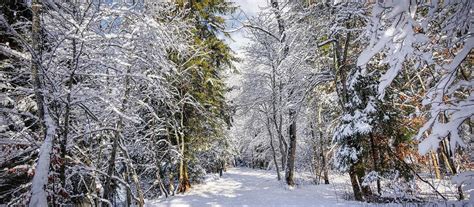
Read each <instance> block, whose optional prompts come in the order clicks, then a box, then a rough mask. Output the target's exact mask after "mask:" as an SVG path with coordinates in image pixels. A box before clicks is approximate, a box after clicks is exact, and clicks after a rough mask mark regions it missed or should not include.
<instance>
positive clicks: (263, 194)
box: [146, 168, 363, 207]
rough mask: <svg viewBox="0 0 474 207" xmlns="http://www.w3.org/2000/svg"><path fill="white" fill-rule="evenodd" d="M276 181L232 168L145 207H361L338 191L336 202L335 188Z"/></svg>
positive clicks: (263, 173) (269, 173)
mask: <svg viewBox="0 0 474 207" xmlns="http://www.w3.org/2000/svg"><path fill="white" fill-rule="evenodd" d="M275 177H276V175H275V173H274V172H273V171H263V170H252V169H247V168H232V169H229V170H228V171H227V172H226V173H224V176H223V177H222V178H219V179H217V180H213V181H208V182H206V183H205V184H200V185H194V186H193V188H192V189H191V191H190V192H188V193H186V194H184V195H178V196H174V197H171V198H169V199H167V200H152V201H148V202H147V205H146V206H149V207H155V206H156V207H161V206H163V207H165V206H166V207H167V206H178V207H181V206H183V207H184V206H193V207H194V206H196V207H200V206H249V207H252V206H363V205H362V204H361V203H357V202H348V201H345V200H343V199H341V198H340V197H341V195H340V194H341V193H342V192H341V191H340V190H341V189H338V190H337V191H338V196H337V197H339V198H336V193H335V190H336V189H337V187H335V186H339V185H337V184H336V185H302V186H298V187H297V188H296V189H292V190H290V189H287V188H285V185H282V184H280V183H279V182H278V181H277V180H276V179H275ZM336 182H337V181H336ZM341 182H343V181H341ZM341 184H342V183H341Z"/></svg>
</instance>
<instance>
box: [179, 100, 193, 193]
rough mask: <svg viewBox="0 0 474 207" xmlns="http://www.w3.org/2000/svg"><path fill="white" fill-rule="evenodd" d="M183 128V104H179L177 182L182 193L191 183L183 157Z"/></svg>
mask: <svg viewBox="0 0 474 207" xmlns="http://www.w3.org/2000/svg"><path fill="white" fill-rule="evenodd" d="M183 129H184V106H181V112H180V128H179V129H178V134H179V135H178V136H179V138H181V160H180V162H179V184H178V192H179V193H184V192H187V191H188V190H189V189H190V188H191V183H190V182H189V177H188V165H187V162H186V157H185V149H186V147H185V139H184V138H185V137H184V136H185V135H184V132H183V131H182V130H183Z"/></svg>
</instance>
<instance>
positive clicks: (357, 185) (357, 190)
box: [349, 165, 364, 201]
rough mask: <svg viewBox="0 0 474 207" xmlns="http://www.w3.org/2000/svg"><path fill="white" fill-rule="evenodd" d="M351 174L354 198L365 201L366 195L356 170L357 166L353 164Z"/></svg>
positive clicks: (350, 168)
mask: <svg viewBox="0 0 474 207" xmlns="http://www.w3.org/2000/svg"><path fill="white" fill-rule="evenodd" d="M349 176H350V178H351V185H352V191H353V192H354V199H355V200H356V201H364V196H363V194H362V190H361V188H360V183H359V178H358V177H357V173H356V170H355V166H354V165H351V166H350V167H349Z"/></svg>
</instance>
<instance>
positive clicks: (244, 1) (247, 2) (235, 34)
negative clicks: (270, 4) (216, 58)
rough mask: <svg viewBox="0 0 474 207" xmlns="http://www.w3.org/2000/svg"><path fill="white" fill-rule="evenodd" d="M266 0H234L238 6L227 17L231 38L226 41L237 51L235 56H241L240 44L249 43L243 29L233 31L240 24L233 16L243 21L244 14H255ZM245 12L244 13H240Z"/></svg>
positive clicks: (265, 3)
mask: <svg viewBox="0 0 474 207" xmlns="http://www.w3.org/2000/svg"><path fill="white" fill-rule="evenodd" d="M267 1H268V0H234V1H233V2H235V4H236V5H237V6H239V9H238V10H237V12H236V13H235V14H234V15H232V16H230V17H228V18H229V23H228V24H229V25H230V27H231V28H229V30H232V32H231V33H230V35H231V38H232V40H229V39H227V40H226V42H227V43H228V44H229V46H230V47H231V48H232V50H234V51H235V52H236V53H237V56H238V57H240V58H243V53H242V52H243V51H242V49H241V47H242V46H245V45H246V44H248V43H249V41H248V40H247V39H246V38H245V35H244V31H243V29H240V30H237V31H234V30H233V29H232V28H234V29H235V28H240V27H241V25H240V24H239V23H238V21H236V20H234V19H235V18H239V19H240V20H241V21H245V15H247V16H249V17H251V16H255V15H256V14H257V13H258V12H259V11H260V9H261V8H264V7H265V6H266V5H267ZM242 12H243V13H245V15H244V14H242Z"/></svg>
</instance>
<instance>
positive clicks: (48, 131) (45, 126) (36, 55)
mask: <svg viewBox="0 0 474 207" xmlns="http://www.w3.org/2000/svg"><path fill="white" fill-rule="evenodd" d="M31 7H32V13H33V22H32V47H33V54H32V58H31V59H32V61H31V62H32V63H31V78H32V79H33V87H34V92H35V98H36V104H37V107H38V118H39V123H40V136H39V137H43V136H44V142H43V144H42V145H41V148H40V152H39V158H38V163H37V164H36V170H35V175H34V176H33V180H32V184H31V199H30V203H29V206H48V200H47V193H46V190H45V188H46V185H47V184H48V174H49V166H50V162H51V160H50V156H51V151H52V148H53V141H54V134H55V133H56V128H55V125H54V122H53V120H52V119H51V116H50V115H49V113H48V110H47V108H46V106H45V103H44V96H43V94H42V93H43V92H42V89H43V87H42V86H41V79H40V76H39V74H38V70H39V68H40V65H41V57H40V54H41V47H40V41H41V35H40V34H41V22H40V21H41V20H40V14H41V4H40V2H39V0H33V1H32V2H31Z"/></svg>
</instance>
